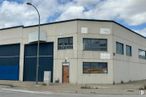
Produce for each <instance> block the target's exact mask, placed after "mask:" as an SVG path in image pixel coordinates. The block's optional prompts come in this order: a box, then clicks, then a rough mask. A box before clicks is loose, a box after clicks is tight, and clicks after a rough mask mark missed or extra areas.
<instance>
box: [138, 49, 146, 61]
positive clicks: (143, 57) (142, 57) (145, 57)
mask: <svg viewBox="0 0 146 97" xmlns="http://www.w3.org/2000/svg"><path fill="white" fill-rule="evenodd" d="M140 51H141V52H142V51H143V52H145V55H144V56H141V55H140ZM138 58H139V59H146V51H145V50H143V49H138Z"/></svg>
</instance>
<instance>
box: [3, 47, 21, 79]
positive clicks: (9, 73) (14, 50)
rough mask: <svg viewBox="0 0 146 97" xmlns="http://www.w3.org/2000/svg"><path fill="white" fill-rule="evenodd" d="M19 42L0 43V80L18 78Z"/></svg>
mask: <svg viewBox="0 0 146 97" xmlns="http://www.w3.org/2000/svg"><path fill="white" fill-rule="evenodd" d="M19 52H20V44H10V45H0V80H19Z"/></svg>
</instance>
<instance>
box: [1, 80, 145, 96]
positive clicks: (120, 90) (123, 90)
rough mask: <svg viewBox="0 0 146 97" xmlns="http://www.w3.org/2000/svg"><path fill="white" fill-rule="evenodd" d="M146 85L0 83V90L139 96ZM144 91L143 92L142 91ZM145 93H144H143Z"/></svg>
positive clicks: (143, 83)
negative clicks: (140, 90)
mask: <svg viewBox="0 0 146 97" xmlns="http://www.w3.org/2000/svg"><path fill="white" fill-rule="evenodd" d="M144 85H146V80H143V81H137V82H130V83H126V84H117V85H109V84H104V85H101V84H100V85H97V84H90V85H75V84H57V83H56V84H50V85H46V84H44V83H39V84H38V85H36V84H35V82H20V81H0V88H10V89H23V90H30V91H40V92H43V91H48V92H54V93H79V94H100V95H101V94H104V95H106V94H115V95H139V89H140V88H143V87H144ZM144 91H145V90H144ZM145 93H146V91H145Z"/></svg>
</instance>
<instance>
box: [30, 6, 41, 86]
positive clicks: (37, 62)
mask: <svg viewBox="0 0 146 97" xmlns="http://www.w3.org/2000/svg"><path fill="white" fill-rule="evenodd" d="M27 5H30V6H32V7H34V8H35V10H36V11H37V14H38V24H39V25H38V42H37V61H36V84H38V75H39V62H40V60H39V57H40V13H39V11H38V9H37V8H36V7H35V6H34V5H33V4H31V3H27Z"/></svg>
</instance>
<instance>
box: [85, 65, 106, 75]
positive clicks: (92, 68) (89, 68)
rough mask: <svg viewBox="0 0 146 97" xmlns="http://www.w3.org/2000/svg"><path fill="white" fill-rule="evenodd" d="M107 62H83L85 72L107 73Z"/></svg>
mask: <svg viewBox="0 0 146 97" xmlns="http://www.w3.org/2000/svg"><path fill="white" fill-rule="evenodd" d="M107 72H108V69H107V63H106V62H83V73H84V74H96V73H107Z"/></svg>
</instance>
